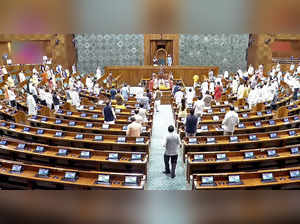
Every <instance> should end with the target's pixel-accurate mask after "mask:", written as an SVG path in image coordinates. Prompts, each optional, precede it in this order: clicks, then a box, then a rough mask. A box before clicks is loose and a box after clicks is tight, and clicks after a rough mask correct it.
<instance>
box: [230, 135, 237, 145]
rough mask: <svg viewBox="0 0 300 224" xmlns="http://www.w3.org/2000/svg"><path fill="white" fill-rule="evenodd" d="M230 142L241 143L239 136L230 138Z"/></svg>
mask: <svg viewBox="0 0 300 224" xmlns="http://www.w3.org/2000/svg"><path fill="white" fill-rule="evenodd" d="M230 142H231V143H235V142H239V138H238V136H230Z"/></svg>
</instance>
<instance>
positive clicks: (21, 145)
mask: <svg viewBox="0 0 300 224" xmlns="http://www.w3.org/2000/svg"><path fill="white" fill-rule="evenodd" d="M25 147H26V144H19V145H18V146H17V149H18V150H25Z"/></svg>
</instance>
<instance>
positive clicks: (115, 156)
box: [108, 153, 119, 160]
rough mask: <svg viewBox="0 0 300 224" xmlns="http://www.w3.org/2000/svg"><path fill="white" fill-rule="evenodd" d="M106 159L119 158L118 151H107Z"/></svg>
mask: <svg viewBox="0 0 300 224" xmlns="http://www.w3.org/2000/svg"><path fill="white" fill-rule="evenodd" d="M108 160H119V154H118V153H109V154H108Z"/></svg>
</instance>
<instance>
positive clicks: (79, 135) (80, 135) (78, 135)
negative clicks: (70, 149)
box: [75, 134, 84, 140]
mask: <svg viewBox="0 0 300 224" xmlns="http://www.w3.org/2000/svg"><path fill="white" fill-rule="evenodd" d="M75 139H78V140H81V139H84V136H83V134H77V135H76V136H75Z"/></svg>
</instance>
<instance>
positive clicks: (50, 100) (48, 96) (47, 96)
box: [44, 89, 53, 109]
mask: <svg viewBox="0 0 300 224" xmlns="http://www.w3.org/2000/svg"><path fill="white" fill-rule="evenodd" d="M44 98H45V100H46V104H47V107H48V108H49V109H52V105H53V96H52V94H51V93H50V91H49V90H48V89H47V90H46V92H45V96H44Z"/></svg>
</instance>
